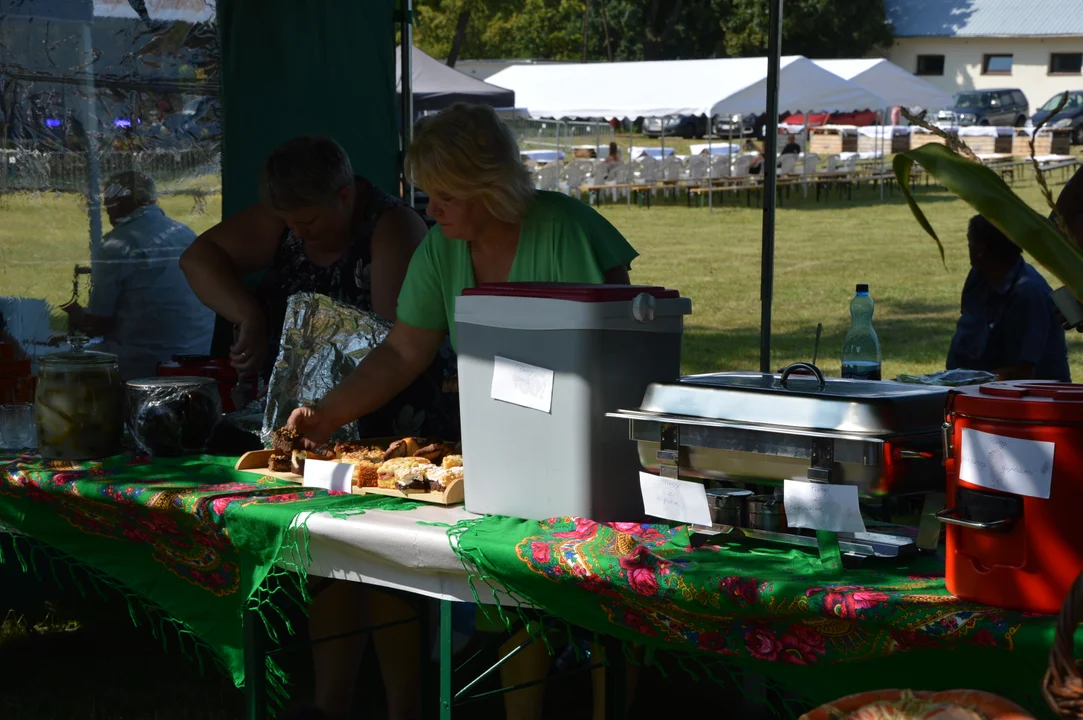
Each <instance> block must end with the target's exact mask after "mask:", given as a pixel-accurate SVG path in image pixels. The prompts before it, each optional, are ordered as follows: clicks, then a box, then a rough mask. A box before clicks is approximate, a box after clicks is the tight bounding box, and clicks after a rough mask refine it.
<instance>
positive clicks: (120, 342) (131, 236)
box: [63, 171, 214, 380]
mask: <svg viewBox="0 0 1083 720" xmlns="http://www.w3.org/2000/svg"><path fill="white" fill-rule="evenodd" d="M103 201H104V205H105V211H106V213H107V214H108V215H109V222H110V224H112V226H113V230H112V231H111V232H109V233H106V235H105V236H104V237H103V238H102V242H101V247H100V248H98V250H97V251H96V252H95V253H92V256H91V262H90V267H91V274H90V300H89V302H88V303H87V307H86V308H85V309H84V308H83V307H81V306H80V305H79V304H78V303H73V304H71V305H67V306H65V307H64V308H63V310H64V311H65V312H67V313H68V317H69V321H70V327H71V329H73V330H81V331H82V332H85V333H86V334H87V335H90V336H100V337H102V338H103V345H102V348H101V349H102V350H105V351H107V352H112V353H115V354H116V355H117V356H118V358H119V363H120V374H121V376H122V377H123V378H124V379H125V380H130V379H133V378H140V377H152V376H154V375H156V374H157V368H158V363H160V362H165V361H168V360H170V359H172V357H173V356H174V355H206V354H207V353H208V352H209V351H210V345H211V335H212V334H213V332H214V312H213V311H211V310H209V309H208V308H207V307H206V306H205V305H203V303H201V302H200V301H199V299H198V298H196V296H195V294H194V293H193V292H192V289H191V288H190V287H189V286H188V282H187V281H186V280H185V279H184V275H183V273H181V270H180V266H179V265H178V260H179V258H180V256H181V253H183V252H184V251H185V250H186V249H187V248H188V246H189V245H191V244H192V241H193V240H195V238H196V234H195V232H193V231H192V230H191V229H190V228H189V227H188V226H186V225H184V224H182V223H179V222H177V221H175V220H171V219H170V218H168V217H166V214H165V212H163V211H162V209H161V208H160V207H158V195H157V191H156V189H155V187H154V180H152V179H151V178H150V177H149V176H147V175H144V174H143V173H140V172H134V171H126V172H121V173H118V174H116V175H114V176H113V177H111V178H110V179H109V180H108V182H107V183H106V188H105V193H104V199H103Z"/></svg>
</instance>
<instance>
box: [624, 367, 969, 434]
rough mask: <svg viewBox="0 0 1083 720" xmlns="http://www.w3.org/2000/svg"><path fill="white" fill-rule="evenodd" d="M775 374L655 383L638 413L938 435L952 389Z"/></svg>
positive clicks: (813, 428)
mask: <svg viewBox="0 0 1083 720" xmlns="http://www.w3.org/2000/svg"><path fill="white" fill-rule="evenodd" d="M780 379H781V376H780V375H774V374H770V373H751V372H724V373H713V374H709V375H692V376H689V377H684V378H681V380H680V382H677V383H653V384H651V385H650V386H649V387H648V388H647V392H646V394H645V396H644V398H643V404H642V405H641V406H640V408H639V409H640V412H642V413H648V414H656V415H666V416H684V417H689V418H699V419H708V420H719V421H723V422H726V423H731V424H748V425H763V426H768V427H786V428H794V429H806V430H810V431H816V430H819V431H831V432H839V433H854V434H861V435H900V434H913V433H926V432H937V431H939V429H940V426H941V424H942V423H943V422H944V409H945V405H946V402H947V395H948V391H949V388H946V387H937V386H925V385H911V384H906V383H897V382H891V381H886V380H885V381H870V380H843V379H840V378H824V386H823V387H822V388H821V386H820V383H819V381H818V379H816V378H814V377H809V376H796V375H791V376H790V377H789V378H788V379H787V382H786V385H785V386H783V385H782V383H781V382H780Z"/></svg>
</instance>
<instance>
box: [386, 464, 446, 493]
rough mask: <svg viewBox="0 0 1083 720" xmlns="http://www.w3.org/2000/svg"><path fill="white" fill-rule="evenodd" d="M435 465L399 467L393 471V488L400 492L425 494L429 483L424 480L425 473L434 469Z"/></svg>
mask: <svg viewBox="0 0 1083 720" xmlns="http://www.w3.org/2000/svg"><path fill="white" fill-rule="evenodd" d="M434 467H436V466H435V465H428V464H426V465H414V466H413V467H400V468H399V469H398V470H396V471H395V487H396V488H398V489H399V490H400V491H401V492H404V493H409V492H426V491H428V489H429V483H428V481H427V480H426V479H425V471H426V470H428V469H429V468H434Z"/></svg>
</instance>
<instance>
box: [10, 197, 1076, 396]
mask: <svg viewBox="0 0 1083 720" xmlns="http://www.w3.org/2000/svg"><path fill="white" fill-rule="evenodd" d="M1017 190H1018V192H1020V194H1021V195H1022V196H1023V197H1024V198H1025V199H1026V200H1027V201H1028V202H1030V203H1031V204H1032V206H1034V207H1036V208H1039V209H1041V208H1042V202H1041V197H1040V195H1039V194H1038V191H1037V187H1036V186H1035V185H1034V184H1033V182H1026V183H1023V182H1020V183H1018V184H1017ZM920 197H921V199H922V203H923V206H924V208H925V211H926V213H927V214H928V216H929V219H930V221H931V222H932V223H933V226H934V227H935V228H936V229H937V231H938V232H939V233H940V236H941V238H942V239H943V241H944V244H945V248H946V251H947V267H945V266H944V265H943V264H941V262H940V258H939V255H938V254H937V250H936V245H935V244H934V243H933V241H932V239H930V238H929V237H928V236H926V235H925V234H924V233H923V232H922V231H921V229H920V228H919V227H918V225H917V223H916V222H915V221H914V219H913V217H912V216H911V214H910V211H909V209H908V208H907V207H906V204H905V203H904V202H903V200H902V198H901V195H900V194H899V193H898V192H897V191H896V193H895V194H894V195H893V196H889V197H888V199H887V200H885V201H884V202H881V201H880V200H879V194H878V192H877V191H876V190H874V189H872V188H862V189H860V190H859V191H855V194H854V197H853V199H852V200H847V199H839V198H838V197H836V196H833V197H832V198H831V199H829V200H825V199H821V200H820V201H819V202H817V201H815V200H814V199H812V198H809V199H807V200H806V199H803V198H801V193H800V191H799V190H798V189H796V188H794V189H793V190H792V191H791V193H790V196H789V197H785V196H784V197H783V200H782V206H781V207H780V208H779V209H778V214H777V220H776V223H777V224H776V228H777V229H776V237H775V294H774V298H775V300H774V321H773V324H772V365H773V366H775V367H776V368H778V367H781V366H783V365H785V364H787V363H790V362H795V361H798V360H811V359H812V353H813V346H814V339H815V335H816V324H817V323H819V322H822V323H823V325H824V333H823V339H822V341H821V345H820V355H819V359H818V363H819V364H820V365H821V366H822V367H823V368H824V370H825V371H826V372H828V373H830V374H836V375H837V374H838V372H839V352H840V349H841V347H842V338H843V336H844V335H845V333H846V329H847V327H848V326H849V306H848V303H849V301H850V298H851V297H852V295H853V291H854V285H855V284H856V283H859V282H865V283H868V284H869V286H870V291H871V293H872V296H873V298H874V299H875V301H876V314H875V316H874V325H875V326H876V329H877V331H878V333H879V335H880V341H881V346H882V348H883V356H884V375H885V377H888V376H892V377H893V376H894V375H896V374H898V373H902V372H906V373H924V372H932V371H935V370H939V369H943V363H944V356H945V354H946V353H947V348H948V342H949V340H950V338H951V335H952V332H953V330H954V325H955V318H956V317H957V315H958V307H959V293H960V290H961V288H962V284H963V279H964V278H965V276H966V272H967V269H968V261H967V254H966V238H965V230H966V222H967V219H968V218H969V217H970V215H971V211H970V209H969V207H968V206H967V205H966V204H965V203H963V202H961V201H959V200H956V199H954V198H953V197H951V196H950V195H949V194H947V193H946V192H943V191H936V190H932V189H922V190H921V192H920ZM755 205H756V203H755V202H753V207H752V208H748V207H746V206H745V200H744V198H741V199H739V200H735V199H734V198H733V197H730V198H728V199H727V200H726V203H725V205H723V206H722V207H717V206H716V207H715V208H714V209H713V210H708V209H707V208H697V207H692V208H689V207H686V206H685V203H684V201H683V199H682V200H681V201H679V203H677V204H669V205H667V204H664V203H663V202H662V198H661V197H660V196H659V197H658V198H656V200H655V203H654V204H653V206H652V207H650V208H645V207H635V206H633V207H631V208H629V207H627V206H626V205H625V204H624V203H622V202H618V203H616V204H606V205H603V206H602V207H601V212H602V213H603V214H604V215H605V216H606V217H607V218H608V219H609V220H610V221H611V222H613V224H614V225H616V226H617V228H619V229H620V230H621V231H622V232H623V233H624V234H625V235H626V236H627V237H628V239H629V240H630V241H631V242H632V244H633V245H634V246H635V247H636V249H637V250H639V252H640V255H641V257H640V258H639V259H638V260H637V261H636V263H635V265H634V269H633V273H632V279H633V281H635V282H637V283H648V284H657V285H665V286H667V287H672V288H677V289H679V290H681V292H682V293H684V294H685V295H686V296H688V297H690V298H692V303H693V313H692V316H691V317H690V318H689V320H688V328H687V336H686V338H685V343H684V371H685V372H688V373H693V372H710V371H716V370H739V369H755V368H758V366H759V332H760V301H759V292H760V243H761V223H762V219H763V213H762V211H761V210H760V209H758V208H756V207H755ZM162 206H163V207H164V209H165V210H166V212H167V213H168V214H169V215H170V216H171V217H173V218H175V219H177V220H180V221H181V222H184V223H187V224H188V225H190V226H191V227H192V228H193V229H194V230H196V231H197V232H201V231H203V230H205V229H206V228H208V227H210V226H211V225H212V224H213V223H214V221H215V219H216V218H217V217H218V216H219V215H220V213H221V197H220V196H218V195H213V196H210V197H207V198H206V199H205V206H204V207H201V206H200V205H199V204H197V203H196V202H195V201H194V200H193V199H192V198H191V197H188V196H168V197H164V198H163V200H162ZM86 238H87V220H86V213H85V210H84V208H83V204H82V200H81V199H80V198H79V197H78V196H75V195H70V194H64V195H61V194H56V193H42V194H21V195H9V196H4V197H0V273H2V274H0V294H4V295H22V296H27V297H44V298H45V299H46V300H48V301H49V302H50V303H53V304H60V303H63V302H65V301H66V300H67V299H68V298H69V297H70V295H71V273H72V266H73V265H74V264H75V263H85V262H86V261H87V257H88V250H87V240H86ZM1054 286H1056V285H1054ZM85 292H86V288H85V282H84V288H83V291H82V295H83V299H84V302H85ZM59 320H60V315H59V314H58V315H57V316H56V321H57V322H58V323H59ZM59 326H60V325H58V327H59ZM1069 341H1070V351H1071V353H1072V356H1073V362H1072V372H1073V375H1074V376H1075V377H1079V378H1083V354H1080V353H1079V352H1078V350H1079V348H1080V337H1079V336H1078V335H1076V334H1073V335H1072V336H1071V337H1070V338H1069Z"/></svg>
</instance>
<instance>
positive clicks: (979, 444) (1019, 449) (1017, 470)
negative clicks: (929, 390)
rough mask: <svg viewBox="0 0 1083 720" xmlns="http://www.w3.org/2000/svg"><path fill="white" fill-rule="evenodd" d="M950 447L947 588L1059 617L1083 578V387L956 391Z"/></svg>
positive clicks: (1032, 384) (947, 432)
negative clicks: (1079, 577)
mask: <svg viewBox="0 0 1083 720" xmlns="http://www.w3.org/2000/svg"><path fill="white" fill-rule="evenodd" d="M944 440H945V445H946V447H945V456H946V465H947V481H948V485H947V494H948V506H947V509H946V510H944V511H943V512H941V513H939V517H940V519H941V521H942V522H944V523H946V524H947V525H948V527H947V566H946V573H945V580H946V582H947V587H948V590H949V591H951V592H952V593H953V594H955V595H956V596H958V597H960V598H963V599H965V600H971V601H974V602H979V603H983V604H986V605H991V606H994V607H1001V608H1007V609H1012V610H1023V611H1030V612H1040V613H1056V612H1059V611H1060V609H1061V605H1062V604H1063V602H1064V597H1065V595H1066V594H1067V592H1068V589H1069V588H1070V587H1071V585H1072V582H1073V581H1074V580H1075V579H1076V576H1077V575H1079V573H1080V571H1083V385H1074V384H1070V383H1050V382H1040V381H1017V382H999V383H990V384H988V385H980V386H972V387H965V388H958V389H955V390H953V391H952V392H951V394H950V395H949V398H948V410H947V423H945V425H944ZM949 444H950V445H949Z"/></svg>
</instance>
